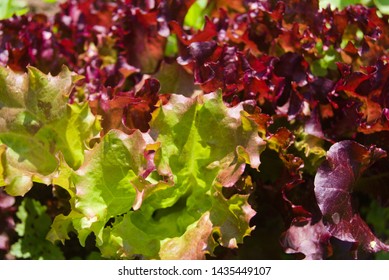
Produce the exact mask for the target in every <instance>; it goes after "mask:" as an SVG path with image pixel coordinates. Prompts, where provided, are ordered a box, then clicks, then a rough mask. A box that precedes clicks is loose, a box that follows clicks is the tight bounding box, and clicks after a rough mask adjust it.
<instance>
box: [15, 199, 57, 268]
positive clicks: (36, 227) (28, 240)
mask: <svg viewBox="0 0 389 280" xmlns="http://www.w3.org/2000/svg"><path fill="white" fill-rule="evenodd" d="M46 208H47V207H46V206H43V205H41V204H40V203H39V201H36V200H34V199H32V198H28V197H27V198H25V199H23V201H22V204H21V205H20V206H19V209H18V212H17V213H16V216H17V217H18V218H19V220H20V222H19V223H18V224H17V225H16V228H15V230H16V232H17V233H18V235H19V237H20V238H19V240H18V241H17V242H16V243H15V244H13V245H12V247H11V254H12V255H14V256H15V257H17V258H23V259H33V260H50V259H55V260H62V259H64V256H63V253H62V251H61V250H60V248H58V247H57V246H55V245H54V244H52V243H50V242H49V241H47V240H46V239H45V236H46V234H47V232H48V231H49V229H50V224H51V219H50V216H49V215H48V214H47V213H46Z"/></svg>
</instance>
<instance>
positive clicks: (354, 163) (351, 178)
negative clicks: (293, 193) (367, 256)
mask: <svg viewBox="0 0 389 280" xmlns="http://www.w3.org/2000/svg"><path fill="white" fill-rule="evenodd" d="M385 156H386V152H385V151H383V150H381V149H379V148H376V147H375V146H371V147H370V148H366V147H365V146H362V145H360V144H358V143H356V142H354V141H349V140H345V141H340V142H338V143H336V144H334V145H333V146H332V147H331V148H330V150H329V151H328V154H327V159H326V161H324V162H323V163H322V165H321V166H320V167H319V169H318V171H317V174H316V176H315V194H316V199H317V203H318V205H319V207H320V210H321V212H322V214H323V220H324V222H325V225H326V228H327V229H328V231H329V232H330V234H331V235H332V236H334V237H336V238H338V239H340V240H342V241H348V242H356V243H358V244H360V245H361V246H362V247H363V248H364V249H365V250H366V251H369V252H378V251H381V250H385V251H389V246H388V245H386V244H384V243H382V242H381V241H380V240H379V239H378V238H377V237H376V236H375V235H374V234H373V232H372V231H371V230H370V229H369V227H368V226H367V224H366V223H365V222H364V221H363V219H362V218H361V217H360V216H359V214H358V212H357V209H355V208H354V207H353V204H352V196H351V194H352V191H353V187H354V185H355V183H356V182H357V180H358V178H359V176H360V175H361V174H362V173H363V171H364V170H365V169H367V168H368V167H369V166H370V165H371V164H372V163H374V162H375V161H376V160H378V159H380V158H382V157H385Z"/></svg>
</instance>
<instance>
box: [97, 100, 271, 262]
mask: <svg viewBox="0 0 389 280" xmlns="http://www.w3.org/2000/svg"><path fill="white" fill-rule="evenodd" d="M241 111H242V106H237V107H235V108H231V109H227V108H226V107H225V106H224V104H223V101H222V99H221V95H220V94H210V95H206V96H202V95H200V96H198V97H197V98H193V99H192V98H187V97H183V96H179V95H173V96H172V97H171V99H170V102H169V103H167V104H166V105H164V106H162V107H160V108H159V109H157V110H156V111H155V112H154V114H153V119H152V121H151V132H150V133H151V135H153V136H154V138H155V140H156V143H157V144H158V145H159V147H158V148H156V151H155V157H154V160H155V164H156V168H157V171H158V172H159V174H160V175H162V176H164V177H166V179H167V180H169V181H171V182H172V184H173V185H172V186H171V187H168V188H164V189H161V190H159V191H155V192H153V193H152V194H150V195H149V197H147V198H145V199H144V201H143V204H142V206H141V207H140V209H139V210H137V211H134V212H129V213H127V214H126V215H124V216H123V218H120V219H118V220H117V221H116V222H115V224H113V225H112V227H111V228H110V227H108V228H106V230H105V232H104V236H105V239H104V242H106V244H103V246H102V253H103V255H105V256H112V255H118V256H121V257H125V258H131V257H134V255H139V254H141V255H143V256H144V257H146V258H171V257H172V255H171V253H169V251H168V249H169V248H170V246H173V245H172V244H175V245H174V246H175V249H174V250H175V251H176V252H177V253H178V254H179V255H180V254H181V255H182V256H183V257H185V256H186V257H191V258H203V257H204V256H205V254H206V253H211V254H212V252H213V248H214V247H215V245H216V244H217V243H216V242H218V243H220V244H221V245H223V246H226V247H230V248H234V247H236V246H237V243H241V242H242V241H243V237H244V236H245V235H248V234H249V233H250V231H251V228H250V226H249V221H250V219H251V217H252V216H253V214H254V213H255V212H254V211H253V210H252V208H251V207H250V205H249V204H248V203H247V196H246V195H238V194H236V195H234V196H232V197H231V198H229V199H227V198H225V197H224V196H223V194H222V192H221V187H222V186H226V187H231V186H233V184H234V183H235V182H236V181H237V180H238V178H239V177H240V175H241V174H242V173H243V170H244V167H245V165H246V164H249V165H251V166H252V167H253V168H258V166H259V164H260V160H259V153H260V152H261V150H262V149H263V145H264V142H263V140H261V138H259V136H258V133H257V127H256V125H255V123H254V122H253V121H251V120H249V119H248V118H247V117H245V116H244V114H243V113H242V112H241ZM200 225H201V226H200ZM211 229H212V230H211ZM212 233H215V234H216V235H217V236H219V238H217V240H213V238H212ZM193 234H199V236H198V237H197V238H199V240H198V241H199V242H198V243H193V240H191V236H193ZM199 244H202V245H201V246H200V245H199ZM185 251H186V252H187V255H186V254H185V253H184V252H185Z"/></svg>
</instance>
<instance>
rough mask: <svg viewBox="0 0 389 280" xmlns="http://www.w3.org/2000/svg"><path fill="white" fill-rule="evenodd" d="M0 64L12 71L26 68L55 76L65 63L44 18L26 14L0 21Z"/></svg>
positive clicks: (49, 26)
mask: <svg viewBox="0 0 389 280" xmlns="http://www.w3.org/2000/svg"><path fill="white" fill-rule="evenodd" d="M0 30H1V31H2V34H1V36H0V64H2V65H8V66H9V67H11V68H12V69H13V70H15V71H25V69H26V66H27V65H33V66H36V67H38V68H39V69H41V70H42V71H44V72H52V73H57V72H59V71H60V68H61V66H62V64H63V63H66V58H64V57H63V56H62V55H61V54H60V51H59V48H58V46H59V45H58V42H57V40H56V38H55V36H54V34H53V32H52V28H51V22H50V20H49V19H48V17H47V16H46V15H43V14H35V15H32V14H28V15H23V16H20V17H12V18H10V19H6V20H2V21H0Z"/></svg>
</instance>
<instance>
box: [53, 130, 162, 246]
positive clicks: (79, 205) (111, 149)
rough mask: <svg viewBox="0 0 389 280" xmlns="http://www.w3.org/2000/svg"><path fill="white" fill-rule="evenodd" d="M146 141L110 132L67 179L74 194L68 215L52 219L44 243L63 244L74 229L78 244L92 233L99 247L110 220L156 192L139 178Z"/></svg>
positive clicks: (138, 136) (139, 135)
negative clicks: (50, 227)
mask: <svg viewBox="0 0 389 280" xmlns="http://www.w3.org/2000/svg"><path fill="white" fill-rule="evenodd" d="M148 141H152V140H151V139H148V138H147V136H146V135H145V134H142V133H141V132H139V131H136V132H135V133H134V134H132V135H130V136H129V135H127V134H125V133H123V132H121V131H119V130H111V131H110V132H109V133H107V134H106V135H105V136H104V138H103V139H102V142H101V143H99V144H97V145H96V146H95V147H94V148H93V149H92V150H91V151H89V152H87V155H86V158H85V162H84V164H83V165H82V166H81V167H80V168H79V169H78V170H77V171H75V172H73V173H72V174H71V175H70V180H71V183H72V184H73V188H74V190H75V194H74V197H73V198H72V199H71V204H72V211H71V212H70V214H69V215H68V216H64V215H59V216H57V217H56V218H55V220H54V222H53V225H52V229H51V231H50V233H49V234H48V239H49V240H51V241H53V242H54V241H56V240H60V241H62V242H64V240H65V239H67V238H68V234H67V233H68V231H69V230H72V229H73V228H74V229H75V230H76V231H77V232H78V235H79V239H80V242H81V244H85V240H86V238H87V237H88V235H89V234H90V233H92V232H93V233H94V234H95V236H96V237H97V243H98V244H101V242H102V232H103V228H104V226H105V224H106V223H107V222H108V221H109V219H110V218H112V217H116V216H118V215H122V214H124V213H127V212H128V211H130V210H131V208H134V209H136V208H138V207H139V205H141V203H142V199H143V195H146V194H147V193H149V192H152V190H151V189H153V188H154V187H156V188H157V186H154V185H153V184H152V183H151V182H149V181H147V180H145V179H144V178H143V177H144V176H143V174H147V172H148V171H147V168H148V160H147V158H146V157H145V156H144V152H145V149H146V145H147V144H148ZM160 186H161V184H159V185H158V187H160Z"/></svg>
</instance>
